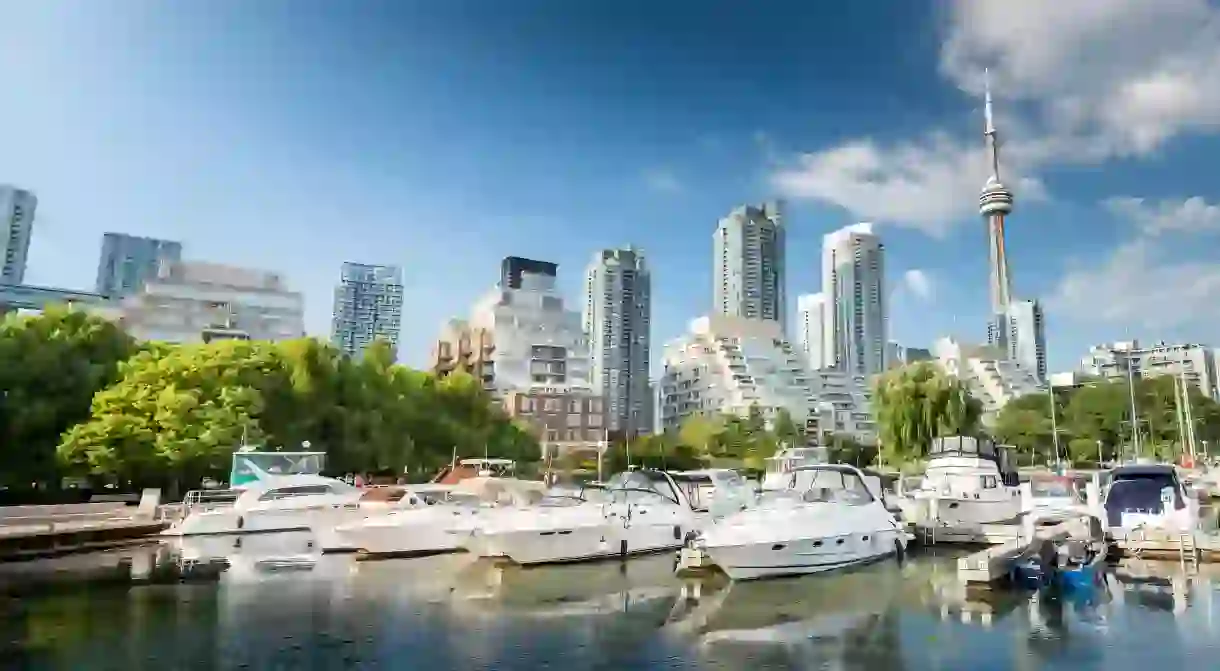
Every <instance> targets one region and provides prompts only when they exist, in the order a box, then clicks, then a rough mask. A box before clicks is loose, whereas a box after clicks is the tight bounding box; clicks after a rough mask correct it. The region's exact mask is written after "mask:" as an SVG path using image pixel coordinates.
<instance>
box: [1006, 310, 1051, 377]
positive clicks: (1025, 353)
mask: <svg viewBox="0 0 1220 671" xmlns="http://www.w3.org/2000/svg"><path fill="white" fill-rule="evenodd" d="M1008 324H1009V333H1008V335H1009V349H1008V358H1010V359H1012V360H1013V361H1015V362H1016V363H1017V364H1018V365H1020V366H1021V367H1023V368H1027V369H1029V371H1030V372H1032V373H1034V374H1035V375H1036V376H1037V377H1038V379H1039V380H1042V381H1045V380H1046V323H1045V320H1044V318H1043V316H1042V304H1040V303H1039V302H1038V301H1025V300H1019V301H1013V302H1012V304H1010V305H1009V306H1008Z"/></svg>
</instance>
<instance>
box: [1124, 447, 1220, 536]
mask: <svg viewBox="0 0 1220 671" xmlns="http://www.w3.org/2000/svg"><path fill="white" fill-rule="evenodd" d="M1102 505H1103V506H1104V508H1105V510H1106V522H1107V524H1108V526H1109V528H1110V531H1111V533H1112V534H1113V533H1114V532H1115V531H1116V530H1117V531H1119V533H1120V534H1123V533H1126V532H1130V531H1133V530H1135V529H1138V528H1142V527H1151V528H1156V529H1162V530H1165V531H1179V532H1190V531H1193V530H1195V529H1196V528H1197V526H1198V524H1199V500H1198V498H1197V497H1195V496H1190V495H1189V494H1188V492H1187V490H1186V486H1185V484H1183V482H1182V479H1181V478H1180V477H1178V472H1177V469H1175V468H1174V467H1173V466H1171V465H1169V464H1146V465H1143V464H1136V465H1128V466H1119V467H1118V468H1115V469H1114V470H1113V471H1110V478H1109V484H1108V485H1107V486H1106V488H1105V492H1104V493H1103V494H1102Z"/></svg>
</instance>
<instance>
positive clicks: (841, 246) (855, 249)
mask: <svg viewBox="0 0 1220 671" xmlns="http://www.w3.org/2000/svg"><path fill="white" fill-rule="evenodd" d="M822 293H823V294H824V295H825V308H824V313H823V314H824V317H823V322H822V365H823V366H824V367H833V368H838V369H839V370H842V371H845V372H847V373H850V374H852V375H875V374H877V373H883V372H885V358H886V349H887V346H886V343H887V334H886V325H887V323H888V313H887V310H886V301H885V247H884V245H882V244H881V238H880V237H878V236H877V235H876V234H874V233H873V225H872V224H868V223H863V224H855V225H852V226H847V227H846V228H841V229H839V230H837V231H834V232H833V233H830V234H828V235H827V236H826V237H824V238H823V239H822Z"/></svg>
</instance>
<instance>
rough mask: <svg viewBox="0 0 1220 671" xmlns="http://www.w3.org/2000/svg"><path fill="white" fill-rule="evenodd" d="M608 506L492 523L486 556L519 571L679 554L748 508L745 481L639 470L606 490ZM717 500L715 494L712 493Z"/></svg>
mask: <svg viewBox="0 0 1220 671" xmlns="http://www.w3.org/2000/svg"><path fill="white" fill-rule="evenodd" d="M605 489H606V494H607V497H608V501H606V502H603V503H594V502H585V501H575V502H570V503H568V504H566V505H548V506H538V507H535V508H530V509H522V510H517V511H513V512H512V513H511V514H500V515H496V516H495V517H494V518H491V519H488V520H487V521H486V524H485V525H484V526H483V528H482V529H480V530H479V532H478V534H477V543H476V546H474V547H477V551H478V552H479V554H480V555H482V556H487V557H502V558H505V559H509V560H511V561H513V562H516V563H517V564H522V565H530V564H547V563H562V562H579V561H589V560H596V559H605V558H611V557H628V556H634V555H639V554H646V553H653V552H661V551H665V550H675V549H677V548H679V547H681V546H682V544H683V543H684V542H685V539H686V537H687V534H689V533H691V532H693V531H696V530H698V529H701V528H703V527H704V526H706V525H708V524H710V523H711V522H712V520H713V519H714V517H715V516H716V515H717V514H728V513H730V512H733V511H736V510H740V509H741V508H743V507H745V506H747V505H749V497H750V492H749V488H748V487H747V485H746V484H745V480H744V479H743V478H742V477H741V476H740V475H738V474H737V473H736V472H733V471H729V470H722V469H716V470H707V471H692V472H686V473H668V472H664V471H653V470H638V471H630V472H626V473H622V474H620V475H618V476H615V477H614V478H613V479H611V480H610V481H609V482H608V483H606V485H605ZM713 492H714V493H713Z"/></svg>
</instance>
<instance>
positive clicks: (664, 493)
mask: <svg viewBox="0 0 1220 671" xmlns="http://www.w3.org/2000/svg"><path fill="white" fill-rule="evenodd" d="M606 491H607V493H608V494H609V496H610V500H611V501H613V502H615V503H656V502H657V498H658V497H660V498H662V499H664V500H666V501H668V502H670V503H677V502H678V496H677V493H676V492H674V491H673V487H671V486H670V485H669V483H668V482H666V481H665V480H664V479H663V478H661V477H660V474H659V473H651V472H648V471H630V472H626V473H619V474H618V475H616V476H614V477H613V478H610V481H609V482H607V483H606Z"/></svg>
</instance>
